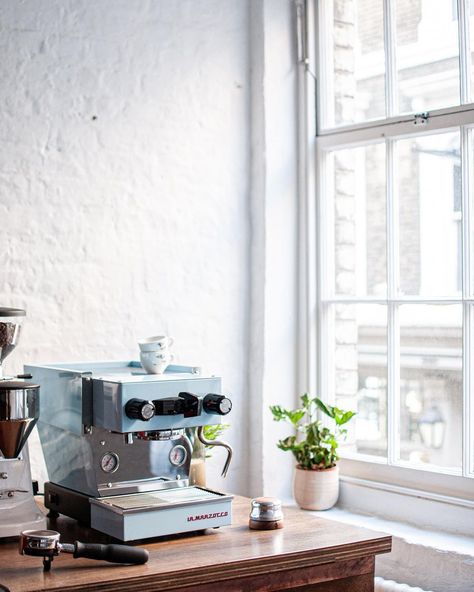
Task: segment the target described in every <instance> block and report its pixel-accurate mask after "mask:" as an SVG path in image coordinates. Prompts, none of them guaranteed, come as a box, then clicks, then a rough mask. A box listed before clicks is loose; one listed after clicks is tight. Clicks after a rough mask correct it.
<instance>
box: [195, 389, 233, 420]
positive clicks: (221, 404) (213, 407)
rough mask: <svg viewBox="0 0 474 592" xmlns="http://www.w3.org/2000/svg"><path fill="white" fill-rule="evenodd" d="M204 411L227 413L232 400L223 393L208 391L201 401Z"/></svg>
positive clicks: (213, 413)
mask: <svg viewBox="0 0 474 592" xmlns="http://www.w3.org/2000/svg"><path fill="white" fill-rule="evenodd" d="M202 404H203V407H204V411H205V412H206V413H210V414H211V415H227V414H228V413H229V412H230V410H231V409H232V401H231V400H230V399H229V398H227V397H224V395H214V394H212V393H210V394H209V395H206V396H205V397H204V400H203V402H202Z"/></svg>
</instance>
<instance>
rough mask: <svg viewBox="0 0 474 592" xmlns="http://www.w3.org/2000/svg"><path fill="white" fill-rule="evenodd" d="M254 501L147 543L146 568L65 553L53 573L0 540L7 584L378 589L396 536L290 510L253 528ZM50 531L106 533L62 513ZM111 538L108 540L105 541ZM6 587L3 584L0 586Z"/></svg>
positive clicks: (24, 589)
mask: <svg viewBox="0 0 474 592" xmlns="http://www.w3.org/2000/svg"><path fill="white" fill-rule="evenodd" d="M249 509H250V500H249V499H247V498H243V497H236V498H235V499H234V502H233V525H232V526H228V527H224V528H221V529H216V530H210V531H206V533H205V534H193V535H189V534H188V535H181V536H179V537H175V538H172V539H168V540H160V541H159V542H153V543H147V544H145V545H143V546H145V547H146V548H147V549H148V550H149V552H150V559H149V561H148V563H147V564H146V565H142V566H121V565H114V564H110V563H104V562H101V561H91V560H87V559H74V558H73V557H72V555H68V554H65V553H63V554H61V555H60V556H59V557H57V558H56V559H55V560H54V562H53V566H52V570H51V572H49V573H44V572H43V570H42V563H41V558H37V557H22V556H20V555H19V554H18V551H17V545H16V543H14V542H10V543H2V544H0V584H2V585H3V586H6V587H8V588H9V589H10V591H11V592H31V591H33V590H57V591H61V592H68V591H81V592H87V591H92V590H94V591H103V590H110V591H114V592H131V591H135V590H136V591H138V590H139V591H144V592H154V591H157V592H158V591H160V592H162V591H164V590H167V591H174V592H176V591H177V590H183V591H184V592H270V591H275V590H294V591H297V592H312V591H314V592H332V591H337V592H372V591H373V589H374V583H373V580H374V564H375V555H377V554H379V553H388V552H389V551H390V549H391V537H390V536H387V535H384V534H380V533H376V532H373V531H370V530H366V529H364V528H357V527H354V526H349V525H345V524H342V523H339V522H333V521H329V520H324V519H322V518H315V517H314V516H312V515H311V514H309V513H307V512H305V511H303V510H298V509H296V508H287V509H285V526H284V528H282V529H281V530H274V531H251V530H249V528H248V514H249ZM49 527H50V528H53V529H56V530H59V531H60V532H61V536H62V541H63V542H73V541H74V540H76V538H77V539H79V540H83V541H86V540H95V541H96V542H100V541H99V539H100V535H98V533H96V532H95V531H91V530H90V529H85V528H82V529H81V528H79V527H78V525H77V524H76V522H75V521H73V520H71V519H69V518H65V517H60V518H59V519H58V520H57V521H52V522H51V523H50V526H49ZM102 540H103V539H102ZM0 590H1V588H0Z"/></svg>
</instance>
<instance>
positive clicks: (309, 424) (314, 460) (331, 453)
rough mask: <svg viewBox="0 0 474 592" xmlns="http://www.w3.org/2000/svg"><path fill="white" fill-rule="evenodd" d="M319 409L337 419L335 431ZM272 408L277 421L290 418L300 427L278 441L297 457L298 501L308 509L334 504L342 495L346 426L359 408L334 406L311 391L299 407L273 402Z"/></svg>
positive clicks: (281, 446) (280, 445)
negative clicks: (340, 462)
mask: <svg viewBox="0 0 474 592" xmlns="http://www.w3.org/2000/svg"><path fill="white" fill-rule="evenodd" d="M318 409H319V410H320V411H321V412H322V413H324V415H326V416H327V417H329V418H330V419H331V420H333V421H334V423H335V427H334V430H333V431H332V430H331V429H330V428H329V427H327V426H326V425H324V424H323V422H322V421H320V420H319V419H318V417H317V412H318ZM270 410H271V412H272V414H273V419H274V420H275V421H287V422H289V423H290V424H291V425H292V426H293V427H294V428H295V430H296V434H295V435H293V436H288V437H287V438H284V439H283V440H280V441H279V442H278V448H280V450H284V451H290V452H292V453H293V455H294V457H295V458H296V462H297V465H296V471H295V479H294V485H293V493H294V496H295V500H296V502H297V503H298V505H299V506H300V507H301V508H303V509H305V510H327V509H329V508H332V506H333V505H334V504H335V503H336V501H337V498H338V496H339V467H338V466H337V465H336V463H337V461H338V460H339V457H338V455H337V448H338V443H339V440H340V439H341V438H345V436H346V434H347V430H346V428H344V427H342V426H344V424H346V423H347V422H348V421H350V420H351V419H352V417H353V416H354V415H355V412H354V411H343V410H342V409H339V408H338V407H331V405H327V404H325V403H323V401H321V399H319V398H318V397H315V398H311V397H310V396H309V395H308V394H304V395H302V396H301V407H299V408H298V409H293V410H288V409H284V408H283V407H281V406H280V405H272V406H271V407H270Z"/></svg>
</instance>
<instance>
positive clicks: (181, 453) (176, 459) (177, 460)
mask: <svg viewBox="0 0 474 592" xmlns="http://www.w3.org/2000/svg"><path fill="white" fill-rule="evenodd" d="M187 458H188V452H187V450H186V448H185V447H184V446H181V444H177V445H176V446H173V448H172V449H171V450H170V456H169V459H170V463H171V464H172V465H174V466H175V467H180V466H182V465H184V463H185V462H186V459H187Z"/></svg>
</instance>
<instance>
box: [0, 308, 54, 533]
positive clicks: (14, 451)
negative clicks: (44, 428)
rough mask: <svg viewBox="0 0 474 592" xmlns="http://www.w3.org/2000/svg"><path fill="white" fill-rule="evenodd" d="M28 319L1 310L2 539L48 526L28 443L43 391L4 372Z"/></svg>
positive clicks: (21, 312)
mask: <svg viewBox="0 0 474 592" xmlns="http://www.w3.org/2000/svg"><path fill="white" fill-rule="evenodd" d="M24 316H25V311H24V310H22V309H13V308H0V538H10V537H17V536H20V533H21V531H22V530H25V529H38V528H45V526H46V518H45V516H44V515H43V514H42V513H41V512H40V510H39V508H38V507H37V505H36V503H35V501H34V498H33V491H32V482H31V471H30V462H29V456H28V446H27V442H26V441H27V439H28V437H29V435H30V434H31V431H32V430H33V428H34V426H35V424H36V422H37V421H38V415H39V391H40V388H39V386H38V385H37V384H33V383H32V382H30V381H28V380H25V379H24V378H25V377H24V376H14V377H6V376H3V372H2V363H3V360H4V359H5V358H6V356H7V355H8V354H9V353H11V352H12V351H13V349H14V348H15V346H16V344H17V342H18V338H19V335H20V326H21V323H22V320H23V318H24Z"/></svg>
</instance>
